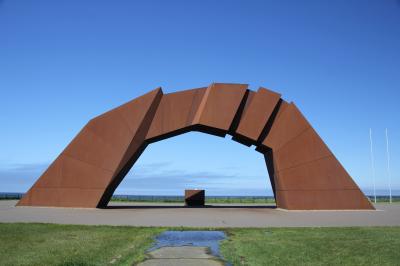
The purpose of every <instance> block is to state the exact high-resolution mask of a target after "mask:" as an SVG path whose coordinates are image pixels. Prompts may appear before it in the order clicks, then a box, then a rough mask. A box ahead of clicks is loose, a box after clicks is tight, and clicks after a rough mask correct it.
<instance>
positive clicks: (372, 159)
mask: <svg viewBox="0 0 400 266" xmlns="http://www.w3.org/2000/svg"><path fill="white" fill-rule="evenodd" d="M369 142H370V144H371V168H372V180H373V184H374V202H375V203H376V189H375V166H374V153H373V151H372V129H371V128H370V129H369Z"/></svg>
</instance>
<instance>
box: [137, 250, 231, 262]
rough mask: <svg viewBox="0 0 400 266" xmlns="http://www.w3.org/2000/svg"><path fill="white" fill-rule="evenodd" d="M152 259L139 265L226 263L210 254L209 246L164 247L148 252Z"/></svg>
mask: <svg viewBox="0 0 400 266" xmlns="http://www.w3.org/2000/svg"><path fill="white" fill-rule="evenodd" d="M148 256H149V257H150V259H148V260H146V261H144V262H142V263H139V264H138V266H181V265H182V266H185V265H186V266H221V265H224V263H223V262H222V261H221V260H219V259H218V258H217V257H214V256H212V255H210V254H209V250H208V248H207V247H191V246H183V247H163V248H159V249H156V250H154V251H151V252H149V253H148Z"/></svg>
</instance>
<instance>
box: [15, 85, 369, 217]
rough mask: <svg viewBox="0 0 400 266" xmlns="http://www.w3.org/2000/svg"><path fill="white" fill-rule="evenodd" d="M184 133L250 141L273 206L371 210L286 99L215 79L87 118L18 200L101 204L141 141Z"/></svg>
mask: <svg viewBox="0 0 400 266" xmlns="http://www.w3.org/2000/svg"><path fill="white" fill-rule="evenodd" d="M189 131H201V132H204V133H208V134H213V135H216V136H221V137H225V136H226V135H227V134H229V135H232V138H233V140H235V141H237V142H240V143H242V144H244V145H247V146H251V145H255V146H256V150H257V151H258V152H260V153H262V154H263V155H264V157H265V161H266V165H267V168H268V172H269V176H270V181H271V184H272V189H273V192H274V195H275V199H276V205H277V207H279V208H284V209H290V210H297V209H313V210H323V209H374V207H373V206H372V204H371V203H370V202H369V201H368V199H367V198H366V197H365V196H364V194H363V193H362V192H361V191H360V189H359V188H358V186H357V185H356V184H355V182H354V181H353V180H352V178H351V177H350V176H349V174H348V173H347V172H346V170H345V169H344V168H343V167H342V165H341V164H340V163H339V161H338V160H337V159H336V158H335V156H334V155H333V153H332V152H331V151H330V150H329V148H328V147H327V146H326V145H325V143H324V142H323V141H322V139H321V138H320V137H319V136H318V134H317V133H316V132H315V130H314V129H313V128H312V127H311V125H310V124H309V123H308V121H307V120H306V119H305V118H304V117H303V115H302V114H301V112H300V111H299V110H298V108H297V107H296V105H295V104H294V103H288V102H286V101H284V100H283V99H281V95H280V94H278V93H275V92H272V91H270V90H267V89H265V88H260V89H259V90H258V91H257V92H254V91H250V90H248V89H247V85H244V84H222V83H213V84H211V85H210V86H209V87H207V88H198V89H191V90H186V91H181V92H175V93H169V94H163V92H162V90H161V88H158V89H155V90H153V91H151V92H149V93H147V94H145V95H143V96H141V97H139V98H137V99H134V100H132V101H130V102H128V103H126V104H124V105H121V106H120V107H117V108H115V109H113V110H111V111H109V112H106V113H104V114H102V115H100V116H98V117H96V118H94V119H92V120H90V121H89V122H88V123H87V124H86V125H85V127H84V128H83V129H82V130H81V131H80V132H79V134H78V135H77V136H76V137H75V138H74V139H73V140H72V142H71V143H70V144H69V145H68V146H67V147H66V148H65V150H64V151H63V152H62V153H61V154H60V155H59V156H58V158H57V159H56V160H55V161H54V162H53V163H52V164H51V165H50V166H49V168H48V169H47V170H46V171H45V172H44V173H43V175H42V176H41V177H40V178H39V180H38V181H37V182H36V183H35V184H34V185H33V186H32V188H31V189H30V190H29V191H28V192H27V193H26V195H25V196H24V197H23V198H22V199H21V200H20V201H19V203H18V205H21V206H22V205H24V206H56V207H98V208H102V207H106V206H107V203H108V202H109V200H110V198H111V196H112V194H113V193H114V191H115V189H116V188H117V186H118V185H119V184H120V182H121V181H122V179H123V178H124V177H125V175H126V174H127V173H128V171H129V170H130V169H131V167H132V165H133V164H134V163H135V161H136V160H137V159H138V158H139V156H140V155H141V153H142V152H143V151H144V149H145V148H146V146H147V145H148V144H150V143H152V142H156V141H159V140H162V139H165V138H169V137H173V136H176V135H179V134H182V133H185V132H189Z"/></svg>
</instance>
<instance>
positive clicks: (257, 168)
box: [108, 131, 273, 206]
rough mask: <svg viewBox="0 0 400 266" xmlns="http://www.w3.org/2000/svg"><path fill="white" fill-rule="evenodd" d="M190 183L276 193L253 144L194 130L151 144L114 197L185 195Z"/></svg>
mask: <svg viewBox="0 0 400 266" xmlns="http://www.w3.org/2000/svg"><path fill="white" fill-rule="evenodd" d="M186 189H201V190H205V192H206V196H208V197H214V196H224V197H234V196H247V197H259V196H273V193H272V187H271V184H270V181H269V177H268V171H267V169H266V165H265V160H264V156H263V155H262V154H261V153H259V152H254V147H252V148H251V149H249V148H248V147H246V146H244V145H239V144H238V143H237V142H235V141H232V140H231V136H230V135H227V136H226V137H225V138H222V137H215V136H213V135H209V134H204V133H202V132H197V131H191V132H188V133H184V134H181V135H179V136H175V137H173V138H168V139H165V140H163V141H159V142H155V143H151V144H150V145H148V146H147V148H146V149H145V150H144V152H143V153H142V154H141V156H140V157H139V158H138V160H137V161H136V162H135V164H134V165H133V167H132V168H131V169H130V171H129V173H128V174H127V175H126V176H125V177H124V179H123V180H122V182H121V183H120V184H119V186H118V187H117V188H116V190H115V192H114V194H113V196H112V197H114V196H117V197H119V196H121V195H132V196H142V195H144V196H146V195H148V196H154V195H163V196H164V195H170V196H177V195H180V196H183V195H184V192H185V190H186ZM113 205H115V204H113ZM108 206H110V203H108Z"/></svg>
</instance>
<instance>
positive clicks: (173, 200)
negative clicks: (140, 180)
mask: <svg viewBox="0 0 400 266" xmlns="http://www.w3.org/2000/svg"><path fill="white" fill-rule="evenodd" d="M111 201H112V202H151V203H182V204H183V203H184V200H183V198H182V199H181V198H164V199H163V198H157V197H155V198H154V199H152V198H148V199H128V198H111ZM213 203H214V204H215V203H217V204H218V203H234V204H235V203H249V204H251V203H259V204H262V203H266V204H275V200H274V199H273V198H252V197H248V198H244V197H243V198H242V197H217V198H214V197H209V198H206V199H205V204H213Z"/></svg>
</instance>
